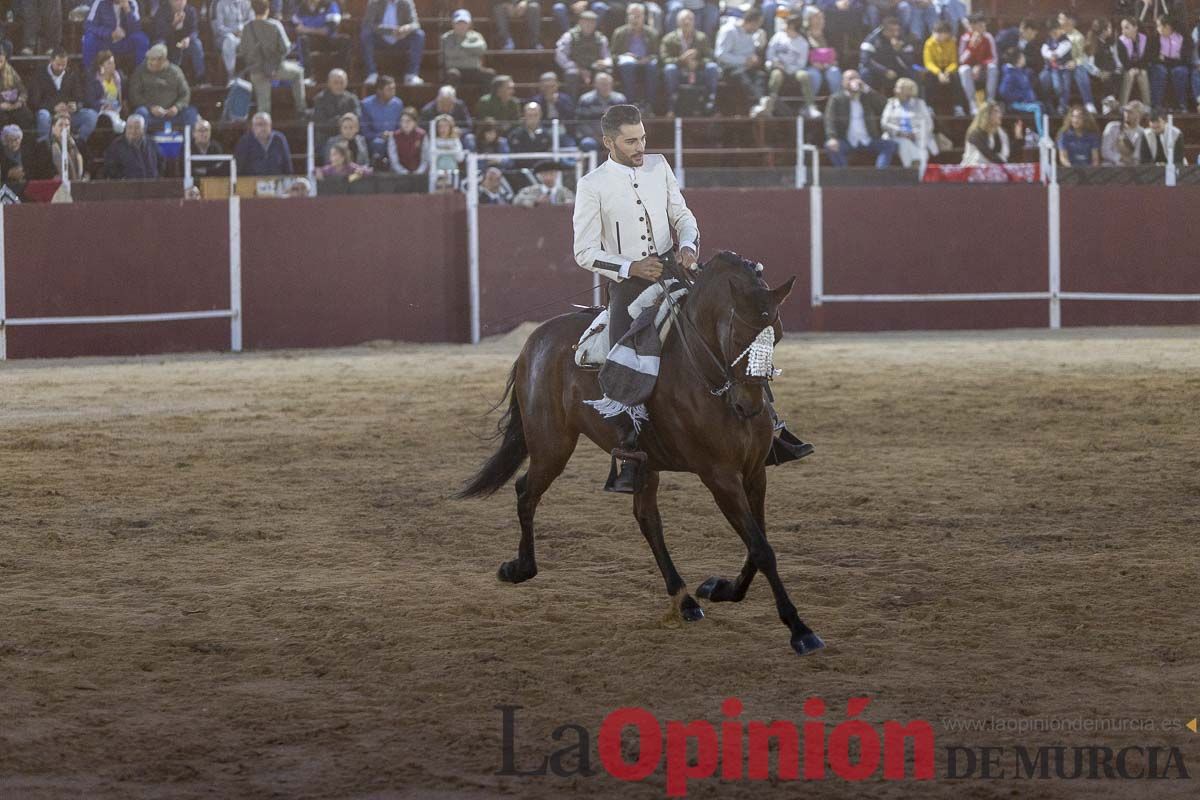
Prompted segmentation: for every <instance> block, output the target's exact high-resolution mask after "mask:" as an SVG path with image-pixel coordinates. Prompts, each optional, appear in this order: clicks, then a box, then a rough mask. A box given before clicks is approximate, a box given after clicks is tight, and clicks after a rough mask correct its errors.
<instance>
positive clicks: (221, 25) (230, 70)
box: [212, 0, 254, 80]
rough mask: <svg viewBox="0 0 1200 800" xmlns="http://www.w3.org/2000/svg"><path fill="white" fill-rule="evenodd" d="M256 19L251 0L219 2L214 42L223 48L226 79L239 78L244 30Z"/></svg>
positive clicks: (213, 23) (215, 9) (215, 16)
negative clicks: (239, 46)
mask: <svg viewBox="0 0 1200 800" xmlns="http://www.w3.org/2000/svg"><path fill="white" fill-rule="evenodd" d="M252 19H254V10H253V9H252V8H250V0H217V4H216V6H215V7H214V9H213V19H212V29H213V40H214V41H215V42H216V44H217V47H219V48H221V61H222V63H224V64H225V77H226V78H227V79H228V80H233V79H234V78H235V77H236V76H237V56H238V45H239V44H240V43H241V41H242V29H243V28H245V27H246V25H247V24H248V23H249V22H250V20H252Z"/></svg>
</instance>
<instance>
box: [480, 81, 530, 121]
mask: <svg viewBox="0 0 1200 800" xmlns="http://www.w3.org/2000/svg"><path fill="white" fill-rule="evenodd" d="M515 91H516V84H514V83H513V79H512V78H511V77H510V76H508V75H497V76H496V77H495V79H493V80H492V91H491V92H489V93H488V94H485V95H484V96H483V97H481V98H479V103H478V105H476V106H475V116H476V117H479V118H481V119H482V118H483V117H490V118H491V119H493V120H495V121H496V122H516V121H517V120H519V119H520V118H521V102H520V101H519V100H517V98H515V97H513V94H514V92H515Z"/></svg>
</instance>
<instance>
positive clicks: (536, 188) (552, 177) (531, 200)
mask: <svg viewBox="0 0 1200 800" xmlns="http://www.w3.org/2000/svg"><path fill="white" fill-rule="evenodd" d="M562 170H563V168H562V164H559V163H558V162H557V161H539V162H538V163H537V164H536V165H534V167H533V174H534V176H535V177H536V178H537V182H536V183H533V184H531V185H529V186H526V187H525V188H524V189H522V190H521V191H519V192H517V196H516V197H515V198H513V201H512V204H513V205H514V206H522V207H523V208H535V207H537V206H569V205H571V204H572V203H574V202H575V193H574V192H572V191H571V190H570V189H568V188H567V187H565V186H563V185H562Z"/></svg>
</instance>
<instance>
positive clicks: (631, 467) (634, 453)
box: [604, 447, 646, 494]
mask: <svg viewBox="0 0 1200 800" xmlns="http://www.w3.org/2000/svg"><path fill="white" fill-rule="evenodd" d="M618 461H619V462H620V465H621V466H620V468H619V469H618V467H617V462H618ZM645 465H646V454H645V453H643V452H642V451H641V450H624V449H622V448H620V447H614V448H613V451H612V465H611V466H610V467H609V470H608V480H607V481H605V483H604V491H606V492H616V493H617V494H637V493H638V492H640V491H641V490H642V488H643V487H644V486H645V484H646V470H645Z"/></svg>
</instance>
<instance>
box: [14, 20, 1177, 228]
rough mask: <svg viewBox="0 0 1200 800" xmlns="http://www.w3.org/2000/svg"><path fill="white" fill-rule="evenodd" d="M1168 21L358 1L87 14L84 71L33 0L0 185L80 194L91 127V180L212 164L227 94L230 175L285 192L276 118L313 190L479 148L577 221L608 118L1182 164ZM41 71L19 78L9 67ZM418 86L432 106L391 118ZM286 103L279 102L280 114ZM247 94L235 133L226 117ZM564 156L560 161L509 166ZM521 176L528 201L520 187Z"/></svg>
mask: <svg viewBox="0 0 1200 800" xmlns="http://www.w3.org/2000/svg"><path fill="white" fill-rule="evenodd" d="M1070 5H1071V6H1072V7H1073V5H1074V4H1070ZM1179 6H1180V4H1177V3H1171V2H1167V0H1121V1H1120V2H1118V3H1116V4H1115V6H1114V15H1113V16H1112V17H1099V18H1096V19H1091V20H1087V21H1081V20H1079V19H1078V18H1077V17H1076V15H1075V12H1074V11H1072V10H1071V8H1066V9H1064V10H1063V11H1061V12H1060V13H1058V14H1055V15H1053V16H1051V17H1049V18H1046V19H1035V18H1026V19H1022V20H1021V21H1020V22H1019V24H1017V25H1014V26H1012V27H1009V28H1005V29H1003V30H999V31H992V30H990V29H989V25H988V20H987V18H986V17H985V16H984V15H983V14H982V13H969V10H968V7H967V5H966V4H965V3H964V2H962V0H819V1H818V2H795V3H788V2H781V1H780V0H753V2H751V3H748V4H746V5H740V6H739V5H735V4H733V3H731V2H726V3H724V4H721V3H716V2H712V0H667V2H665V3H658V2H631V3H625V2H617V1H616V0H571V1H570V2H555V3H549V4H546V5H545V6H543V5H542V4H541V3H539V2H538V1H537V0H495V2H493V4H492V8H491V12H492V16H491V19H490V25H489V27H488V33H489V35H490V36H491V37H492V41H489V40H488V38H486V37H485V35H484V34H483V33H482V32H481V31H479V30H477V29H476V28H475V20H474V19H473V17H472V14H471V12H470V11H469V10H467V9H465V8H459V9H457V10H454V11H453V12H451V14H450V17H449V20H448V27H447V29H446V30H444V32H441V33H440V34H439V35H437V36H436V38H435V37H434V36H432V35H430V36H427V28H429V27H430V25H429V23H428V21H424V22H423V21H422V19H421V18H420V17H419V15H418V10H417V7H416V5H415V3H414V0H368V2H366V3H365V6H363V11H362V12H361V14H360V16H361V19H356V20H354V23H355V25H354V26H347V25H346V24H345V23H346V21H347V19H348V15H347V14H346V13H345V12H344V11H343V9H342V8H341V7H340V6H339V4H338V2H337V0H214V2H212V3H211V4H208V5H204V6H201V5H197V4H189V2H188V0H147V2H146V4H145V5H143V4H142V3H141V2H139V0H92V2H91V3H90V4H89V5H87V6H86V14H85V15H83V19H82V37H81V39H80V42H79V48H78V55H79V58H73V57H72V56H71V55H70V54H69V53H68V51H67V50H66V49H64V24H63V15H62V10H63V4H62V3H61V2H60V0H25V2H23V3H22V4H20V5H19V7H18V9H17V10H18V12H19V13H18V18H19V21H20V26H19V32H20V36H19V37H18V41H17V42H15V43H13V42H10V41H9V40H8V39H7V38H6V39H5V40H4V41H3V42H2V43H0V129H2V131H3V145H4V146H3V149H2V151H0V170H2V171H3V175H2V176H0V177H2V179H3V182H4V183H6V184H9V185H17V186H19V184H20V183H22V182H24V181H26V180H28V179H32V178H53V177H57V176H61V177H66V178H70V179H73V180H82V179H85V178H86V177H87V175H88V171H89V170H88V167H89V164H88V161H87V160H86V159H85V158H84V157H83V154H84V153H85V152H86V147H87V143H88V142H89V140H90V139H92V137H93V136H94V135H95V134H96V131H97V130H100V129H107V130H110V131H111V133H110V134H109V138H110V139H111V141H110V142H109V144H108V145H107V147H106V149H104V151H103V159H102V168H100V169H98V170H95V171H96V177H105V178H114V179H123V178H153V177H158V176H161V175H162V174H163V172H164V170H166V169H168V168H169V165H168V163H167V161H168V160H169V159H164V157H163V152H162V148H160V147H159V146H158V144H157V142H158V141H159V139H161V138H162V137H163V136H169V135H171V134H176V133H178V132H179V131H181V130H182V129H184V128H190V129H191V132H192V137H193V141H192V149H193V152H197V153H200V154H207V155H213V154H218V153H220V150H221V147H220V144H219V142H217V141H215V140H214V139H213V123H214V122H216V120H212V121H210V120H206V119H203V118H202V117H201V116H200V114H199V113H198V110H197V108H196V106H195V105H194V104H193V101H192V95H193V90H194V89H195V88H196V87H208V86H212V85H213V84H214V82H215V84H216V86H217V87H225V91H226V92H227V99H226V103H225V113H226V118H225V119H223V120H222V122H226V123H229V122H241V123H243V124H246V128H247V129H246V131H245V134H244V136H242V138H241V139H240V141H238V142H237V145H236V147H234V148H233V156H234V158H235V159H236V161H237V168H238V173H239V174H244V175H259V174H290V173H291V172H292V171H293V154H292V152H291V149H290V147H289V144H288V140H287V137H286V136H285V135H284V134H283V133H282V132H280V131H279V130H277V129H275V124H274V122H273V119H274V117H280V118H283V119H288V120H289V121H290V120H294V119H299V120H302V121H308V120H311V121H312V122H313V123H314V124H315V126H316V130H317V132H318V135H319V146H318V153H317V160H318V165H319V169H318V170H317V172H316V177H317V178H318V179H321V180H324V179H327V178H335V177H336V178H346V179H347V180H351V181H353V180H357V179H359V178H362V177H366V176H370V175H372V174H375V173H392V174H399V175H428V174H429V173H431V172H433V173H437V175H438V176H441V177H442V178H444V179H445V180H447V181H448V182H450V183H456V182H457V180H458V176H459V172H460V168H461V165H462V164H463V161H464V159H465V155H466V153H467V152H472V151H474V152H478V153H481V154H484V155H486V156H487V159H486V164H487V165H489V168H488V169H486V171H485V172H484V174H483V176H482V178H483V180H482V183H483V186H482V188H481V190H480V199H481V201H482V202H487V203H489V204H492V203H500V202H514V203H516V204H518V205H539V204H545V203H565V202H570V196H569V192H567V191H566V190H564V189H563V188H562V182H561V173H562V170H563V168H564V167H568V166H570V163H571V162H570V160H569V159H570V158H571V157H572V155H571V154H572V153H575V152H576V151H589V150H602V149H603V147H602V144H601V136H600V131H599V120H600V117H601V116H602V115H603V114H604V112H605V110H607V109H608V108H609V107H611V106H612V105H615V104H620V103H634V104H636V105H638V106H640V107H641V108H642V110H643V112H644V113H645V114H646V115H648V116H667V117H672V116H684V117H689V118H690V117H708V116H715V115H718V114H731V115H739V116H742V115H748V116H750V117H754V118H769V117H773V116H783V117H791V118H795V117H801V118H802V119H804V120H805V121H806V123H810V124H811V126H812V130H819V131H820V134H821V140H822V143H823V147H824V152H825V153H826V156H827V158H828V159H829V161H830V163H832V164H833V165H834V166H843V165H846V164H849V163H851V162H852V160H858V161H860V162H865V163H874V164H875V165H876V166H878V167H880V168H883V167H888V166H890V165H893V164H896V163H900V164H903V165H906V166H908V165H912V164H914V163H916V162H918V161H921V160H922V159H925V158H930V157H934V156H937V155H938V154H939V153H941V152H942V151H944V150H961V151H962V153H963V155H962V163H964V164H984V163H1006V162H1009V161H1015V160H1021V159H1023V158H1029V157H1030V154H1029V150H1030V148H1031V147H1036V145H1037V144H1038V143H1039V142H1044V141H1047V140H1053V141H1054V142H1055V143H1056V144H1057V146H1058V149H1059V158H1060V159H1061V161H1062V163H1063V164H1064V165H1101V164H1111V165H1135V164H1141V163H1164V162H1165V160H1167V159H1175V160H1176V161H1181V160H1182V159H1183V158H1184V155H1185V153H1184V146H1183V144H1184V143H1183V136H1182V132H1181V131H1180V129H1179V128H1178V127H1177V126H1171V125H1169V124H1168V123H1167V115H1168V114H1170V113H1175V114H1186V113H1191V112H1193V111H1195V110H1196V108H1197V104H1198V103H1200V46H1198V45H1200V24H1197V23H1196V21H1195V20H1190V19H1188V18H1187V16H1186V13H1185V9H1183V8H1180V7H1179ZM543 12H546V13H548V15H549V19H548V20H547V21H545V22H544V21H543V19H542V14H543ZM355 26H356V27H355ZM348 31H354V33H353V35H352V34H351V33H349V32H348ZM10 32H11V31H10ZM547 33H549V34H550V38H546V37H545V34H547ZM518 41H519V42H520V43H521V45H522V49H525V50H544V51H546V60H545V63H546V66H548V67H549V66H550V65H552V66H553V68H552V69H546V71H544V72H543V73H542V74H541V75H540V78H539V79H538V81H537V85H536V90H535V91H533V92H532V93H531V94H528V95H527V96H521V93H520V92H519V90H518V85H517V83H516V82H515V81H514V79H513V77H512V76H510V75H507V74H497V70H496V69H494V68H493V67H491V66H489V57H490V55H491V54H494V53H495V52H496V51H508V50H514V49H516V47H517V42H518ZM431 42H433V43H435V45H436V51H437V66H436V67H431V66H430V65H429V62H428V61H427V60H426V59H425V50H426V47H427V46H429V45H430V43H431ZM206 44H207V45H208V46H209V48H210V49H211V50H212V51H213V61H212V63H208V62H206V57H205V47H206ZM14 54H15V56H14ZM32 56H38V57H39V59H38V60H37V61H36V64H35V69H34V71H33V77H32V79H29V80H26V79H23V78H22V77H21V75H20V74H18V72H17V70H16V69H15V68H14V65H13V63H11V62H12V59H13V58H28V57H32ZM43 56H44V59H43V58H41V57H43ZM385 62H386V63H385ZM385 66H386V67H387V69H383V68H382V67H385ZM324 67H330V68H329V69H324ZM318 70H319V71H320V72H321V73H323V75H324V78H325V80H324V85H323V86H322V87H321V89H320V91H319V92H317V93H316V94H315V97H314V99H313V102H312V105H311V108H310V107H309V103H308V96H309V92H308V91H307V90H308V89H309V88H313V87H315V80H314V77H313V76H314V75H315V74H317V72H318ZM351 73H354V74H359V75H361V76H363V77H364V81H363V86H364V88H365V92H366V93H365V94H364V96H362V97H360V96H358V95H356V94H355V93H353V92H352V91H351V89H350V86H351V84H350V74H351ZM426 80H429V81H431V82H432V81H436V82H437V85H438V86H440V88H438V89H437V92H436V96H435V97H434V98H433V99H432V100H430V101H429V102H427V103H424V104H409V103H406V102H404V99H403V97H404V95H405V94H407V93H408V92H410V91H413V88H412V87H418V86H421V85H423V84H424V83H425V82H426ZM276 87H285V88H286V89H287V90H288V91H289V92H290V94H291V100H292V102H291V108H287V109H284V110H283V111H282V112H281V113H275V112H276V110H275V109H273V108H272V95H273V90H274V89H275V88H276ZM468 90H469V91H468ZM239 92H241V93H242V94H243V95H244V102H245V104H246V108H247V110H246V112H245V113H244V114H237V113H236V112H235V111H233V110H232V109H234V108H235V107H236V106H237V102H236V99H237V97H238V93H239ZM460 92H461V93H463V94H465V95H467V96H469V97H474V96H478V97H479V99H478V100H477V101H476V102H475V103H473V104H468V102H466V101H465V100H464V99H463V98H461V97H460V96H459V95H460ZM425 96H426V97H427V96H428V95H425ZM273 114H274V116H273ZM953 117H961V118H963V120H964V123H963V124H964V125H966V124H967V121H968V120H969V125H968V127H967V128H966V134H965V138H964V139H963V140H961V141H960V142H957V143H955V142H952V141H950V140H948V139H947V137H946V136H945V134H944V133H943V132H942V131H940V130H939V128H938V122H939V120H942V122H943V124H944V122H945V120H947V119H948V118H953ZM1052 119H1057V120H1061V126H1060V127H1058V128H1057V129H1055V128H1054V126H1053V124H1052ZM1006 123H1007V124H1006ZM65 132H66V136H65V138H66V142H67V144H66V152H65V153H64V152H63V138H64V133H65ZM555 149H557V150H558V151H563V152H565V153H567V155H566V156H565V159H566V161H565V163H563V162H562V161H556V160H549V161H543V162H541V163H538V164H536V165H532V164H531V162H525V163H517V162H515V161H514V160H513V158H512V157H513V156H514V155H516V154H524V153H545V152H548V151H551V150H555ZM519 167H527V168H528V169H526V170H525V171H524V175H525V177H524V179H523V183H524V184H527V185H518V186H513V185H511V183H512V181H511V174H512V173H513V172H514V171H516V170H517V168H519ZM493 168H494V169H493ZM64 169H66V170H68V171H69V172H68V173H67V174H63V170H64ZM220 170H221V167H220V166H219V165H216V166H214V165H213V164H211V163H209V164H205V165H203V166H200V167H199V168H198V169H197V174H219V173H220Z"/></svg>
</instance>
